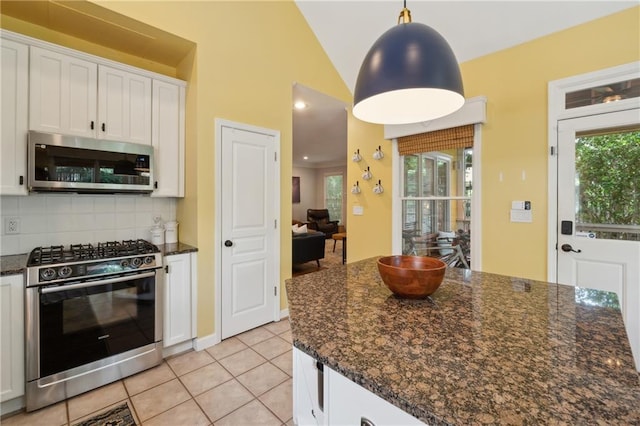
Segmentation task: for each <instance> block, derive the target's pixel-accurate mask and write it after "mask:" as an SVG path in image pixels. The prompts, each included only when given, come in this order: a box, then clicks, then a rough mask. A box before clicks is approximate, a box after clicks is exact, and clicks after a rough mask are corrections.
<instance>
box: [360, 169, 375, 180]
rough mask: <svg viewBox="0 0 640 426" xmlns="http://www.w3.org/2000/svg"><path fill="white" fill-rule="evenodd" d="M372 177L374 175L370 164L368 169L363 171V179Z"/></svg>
mask: <svg viewBox="0 0 640 426" xmlns="http://www.w3.org/2000/svg"><path fill="white" fill-rule="evenodd" d="M372 177H373V175H372V174H371V171H370V170H369V166H367V170H365V171H364V173H362V179H364V180H370V179H371V178H372Z"/></svg>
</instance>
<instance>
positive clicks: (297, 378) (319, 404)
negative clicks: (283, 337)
mask: <svg viewBox="0 0 640 426" xmlns="http://www.w3.org/2000/svg"><path fill="white" fill-rule="evenodd" d="M322 369H323V370H320V369H319V366H318V364H317V363H316V360H315V359H313V358H312V357H311V356H309V355H307V354H305V353H304V352H302V351H301V350H299V349H297V348H293V422H294V423H295V424H296V425H299V426H302V425H304V426H306V425H314V426H315V425H325V424H327V423H326V422H325V420H326V419H327V415H326V413H327V408H326V407H325V405H326V404H325V403H324V401H326V399H327V393H328V390H327V387H326V386H325V385H326V383H327V380H326V378H325V375H324V372H326V371H327V370H328V368H326V367H324V366H322Z"/></svg>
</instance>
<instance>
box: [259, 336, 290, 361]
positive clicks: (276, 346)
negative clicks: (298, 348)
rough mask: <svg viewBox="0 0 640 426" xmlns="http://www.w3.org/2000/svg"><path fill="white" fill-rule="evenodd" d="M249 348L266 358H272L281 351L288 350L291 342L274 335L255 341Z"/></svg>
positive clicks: (281, 352)
mask: <svg viewBox="0 0 640 426" xmlns="http://www.w3.org/2000/svg"><path fill="white" fill-rule="evenodd" d="M251 349H253V350H254V351H256V352H258V353H259V354H260V355H262V356H263V357H265V358H266V359H273V358H275V357H277V356H278V355H282V354H283V353H285V352H287V351H290V350H291V343H289V342H287V341H286V340H284V339H281V338H280V337H277V336H276V337H272V338H271V339H267V340H265V341H263V342H260V343H256V344H255V345H253V346H251Z"/></svg>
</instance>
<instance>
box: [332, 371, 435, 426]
mask: <svg viewBox="0 0 640 426" xmlns="http://www.w3.org/2000/svg"><path fill="white" fill-rule="evenodd" d="M326 370H327V372H328V376H329V377H328V379H329V412H328V415H329V422H328V423H329V424H330V425H360V424H371V425H375V426H384V425H389V426H392V425H393V426H396V425H424V423H423V422H421V421H420V420H418V419H417V418H415V417H413V416H411V415H409V414H407V413H406V412H404V411H402V410H401V409H399V408H398V407H396V406H395V405H393V404H391V403H389V402H387V401H385V400H384V399H382V398H380V397H379V396H378V395H376V394H374V393H372V392H370V391H368V390H366V389H365V388H363V387H362V386H359V385H357V384H355V383H354V382H352V381H351V380H349V379H347V378H346V377H344V376H343V375H342V374H340V373H337V372H335V371H333V370H331V369H329V368H326Z"/></svg>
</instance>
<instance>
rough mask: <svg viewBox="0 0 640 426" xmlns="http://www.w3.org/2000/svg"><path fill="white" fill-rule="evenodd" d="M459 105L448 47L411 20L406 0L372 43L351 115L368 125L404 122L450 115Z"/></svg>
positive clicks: (456, 70) (457, 73) (458, 88)
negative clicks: (393, 20)
mask: <svg viewBox="0 0 640 426" xmlns="http://www.w3.org/2000/svg"><path fill="white" fill-rule="evenodd" d="M463 104H464V89H463V87H462V77H461V76H460V68H459V67H458V62H457V60H456V57H455V55H454V54H453V51H452V50H451V47H449V44H448V43H447V42H446V40H445V39H444V38H443V37H442V36H441V35H440V34H439V33H438V32H437V31H435V30H434V29H433V28H431V27H428V26H427V25H424V24H420V23H417V22H411V13H410V12H409V10H408V9H407V8H406V0H405V7H404V8H403V9H402V11H401V12H400V17H399V18H398V25H396V26H395V27H393V28H391V29H390V30H388V31H387V32H385V33H384V34H382V36H380V38H379V39H378V40H376V42H375V43H374V45H373V46H372V47H371V49H370V50H369V53H367V56H366V57H365V59H364V61H363V63H362V66H361V67H360V72H359V73H358V80H357V82H356V87H355V91H354V107H353V115H354V116H355V117H357V118H359V119H360V120H363V121H367V122H371V123H379V124H407V123H417V122H421V121H428V120H433V119H435V118H438V117H442V116H445V115H448V114H451V113H452V112H454V111H456V110H458V109H460V108H461V107H462V105H463Z"/></svg>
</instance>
